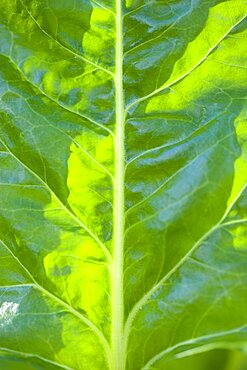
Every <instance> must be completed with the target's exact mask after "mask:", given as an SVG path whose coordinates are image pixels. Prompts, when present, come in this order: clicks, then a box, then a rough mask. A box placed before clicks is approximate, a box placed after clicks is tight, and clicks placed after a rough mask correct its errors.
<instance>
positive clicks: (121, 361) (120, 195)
mask: <svg viewBox="0 0 247 370" xmlns="http://www.w3.org/2000/svg"><path fill="white" fill-rule="evenodd" d="M115 99H116V132H115V188H114V254H113V268H112V343H111V345H112V366H111V367H112V370H124V367H125V354H124V353H123V326H124V299H123V247H124V165H125V164H124V156H125V153H124V122H125V109H124V91H123V29H122V4H121V0H116V69H115Z"/></svg>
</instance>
